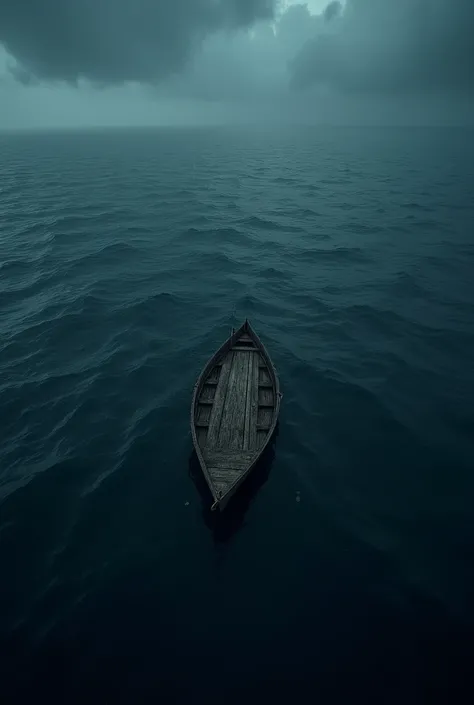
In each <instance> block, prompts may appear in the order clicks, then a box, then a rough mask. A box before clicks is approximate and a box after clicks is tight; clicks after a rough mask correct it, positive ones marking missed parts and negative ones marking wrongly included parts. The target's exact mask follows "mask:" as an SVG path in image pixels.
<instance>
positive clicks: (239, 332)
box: [191, 319, 282, 509]
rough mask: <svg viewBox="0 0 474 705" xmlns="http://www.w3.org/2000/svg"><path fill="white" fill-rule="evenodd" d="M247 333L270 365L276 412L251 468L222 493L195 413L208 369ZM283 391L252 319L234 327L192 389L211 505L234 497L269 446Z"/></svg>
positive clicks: (199, 454)
mask: <svg viewBox="0 0 474 705" xmlns="http://www.w3.org/2000/svg"><path fill="white" fill-rule="evenodd" d="M246 332H247V333H248V334H249V335H250V337H251V338H252V340H253V342H254V343H255V344H256V346H257V348H258V351H259V352H260V354H261V355H262V357H263V359H264V362H265V364H266V366H267V368H268V371H269V373H270V376H271V379H272V383H273V388H274V392H275V404H274V412H273V419H272V423H271V424H270V426H269V429H268V431H267V435H266V437H265V442H264V444H263V445H262V447H261V448H259V449H258V450H257V451H256V453H255V457H254V459H253V460H252V462H251V463H250V465H249V466H248V468H247V469H246V470H245V471H244V472H243V473H242V475H241V476H240V477H239V478H237V480H236V481H235V482H234V483H233V484H232V485H231V486H230V487H229V489H228V490H227V492H226V493H225V494H224V495H221V496H216V492H215V490H214V484H213V482H212V479H211V477H210V475H209V473H208V470H207V465H206V461H205V460H204V456H203V453H202V451H201V446H200V445H199V443H198V439H197V433H196V425H195V424H196V421H195V414H196V404H197V403H198V398H199V394H200V392H201V390H202V387H203V386H204V384H205V381H206V379H207V377H208V375H209V373H210V372H211V371H212V369H213V367H215V365H216V363H217V362H218V361H219V360H220V359H221V358H222V357H224V356H225V355H226V354H227V353H228V352H229V351H230V350H231V349H232V347H233V345H234V344H235V343H236V342H237V341H238V340H239V338H240V336H241V335H242V334H243V333H246ZM281 397H282V395H281V392H280V380H279V379H278V375H277V372H276V369H275V366H274V364H273V362H272V360H271V358H270V355H269V354H268V351H267V349H266V347H265V345H264V344H263V343H262V341H261V340H260V338H259V337H258V335H257V333H256V332H255V331H254V329H253V328H252V326H251V325H250V322H249V321H248V320H247V319H246V320H245V322H244V323H243V324H242V325H241V326H240V328H238V330H236V331H234V332H233V333H232V335H231V336H230V337H229V338H227V340H226V341H225V342H224V343H223V344H222V345H221V347H220V348H219V349H218V350H216V352H215V353H214V354H213V355H212V357H210V358H209V360H208V361H207V363H206V364H205V366H204V368H203V369H202V371H201V373H200V375H199V377H198V379H197V381H196V383H195V385H194V389H193V397H192V402H191V435H192V439H193V445H194V449H195V451H196V455H197V457H198V460H199V464H200V466H201V469H202V471H203V474H204V477H205V478H206V482H207V485H208V487H209V490H210V492H211V494H212V497H213V499H214V504H213V505H212V509H217V508H218V507H219V506H221V505H222V506H223V507H224V506H225V505H226V504H227V502H228V501H229V500H230V499H231V497H232V496H233V495H234V493H235V491H236V490H237V488H238V487H239V485H241V484H242V482H243V481H244V480H245V479H246V478H247V477H248V475H249V473H250V472H251V470H252V469H253V468H254V467H255V465H256V464H257V462H258V461H259V459H260V458H261V456H262V455H263V453H264V451H265V449H266V448H267V446H268V444H269V442H270V440H271V438H272V436H273V434H274V432H275V428H276V425H277V423H278V416H279V413H280V404H281Z"/></svg>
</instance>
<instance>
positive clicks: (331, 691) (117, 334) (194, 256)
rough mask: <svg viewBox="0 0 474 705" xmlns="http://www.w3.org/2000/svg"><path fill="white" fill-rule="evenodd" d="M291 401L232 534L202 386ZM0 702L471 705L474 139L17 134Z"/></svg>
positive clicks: (8, 149)
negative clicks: (253, 379) (214, 499)
mask: <svg viewBox="0 0 474 705" xmlns="http://www.w3.org/2000/svg"><path fill="white" fill-rule="evenodd" d="M246 317H248V318H249V320H250V321H251V323H252V325H253V326H254V327H255V329H256V330H257V332H258V333H259V335H260V337H261V338H262V340H263V341H264V343H265V344H266V346H267V348H268V350H269V352H270V354H271V356H272V358H273V361H274V363H275V366H276V368H277V370H278V373H279V376H280V380H281V386H282V391H283V394H284V397H283V403H282V410H281V415H280V422H279V427H278V432H277V435H276V437H275V439H274V443H273V444H272V446H271V448H270V449H269V451H268V452H267V453H266V455H265V457H264V458H263V459H262V462H261V463H260V465H259V466H258V467H257V468H256V470H255V472H254V474H253V476H252V477H251V478H250V480H249V482H248V483H247V485H245V486H244V487H243V488H242V492H241V494H240V496H238V497H237V498H236V499H235V502H234V503H233V504H231V505H229V508H228V510H227V511H226V512H225V513H224V514H222V515H221V516H219V515H215V514H214V513H212V514H211V513H210V512H209V505H210V502H209V496H208V495H207V494H206V488H205V486H204V483H203V480H202V476H201V473H200V470H199V467H197V463H196V459H195V457H194V456H193V453H192V443H191V436H190V430H189V412H190V402H191V393H192V388H193V385H194V382H195V380H196V378H197V376H198V374H199V372H200V370H201V368H202V367H203V365H204V363H205V362H206V360H207V359H208V357H209V356H210V355H211V354H212V353H213V352H214V351H215V349H216V348H217V347H218V346H219V345H220V344H221V343H222V342H223V341H224V339H225V338H226V337H227V336H228V335H229V333H230V330H231V328H232V326H234V325H238V324H240V323H241V322H243V320H244V319H245V318H246ZM0 324H1V326H0V330H1V337H0V688H1V696H0V698H1V702H2V703H4V704H5V705H10V703H22V704H27V703H32V702H38V703H64V704H67V705H75V704H81V705H82V704H87V705H91V704H95V703H100V704H101V705H109V704H112V705H114V704H115V703H117V704H119V703H124V704H130V705H140V704H141V703H165V704H166V705H168V704H176V705H181V704H182V703H183V704H186V705H220V704H222V705H233V704H235V705H237V704H238V705H242V704H243V703H245V705H253V704H256V703H258V704H259V705H267V704H268V705H270V704H273V703H296V702H298V703H319V704H321V705H326V704H332V703H337V704H339V703H341V704H342V703H344V704H346V703H355V704H357V705H358V704H364V705H366V704H368V703H370V704H371V703H374V704H378V705H385V704H387V705H388V704H393V705H400V704H403V705H412V704H413V705H418V704H419V703H420V704H425V703H427V704H429V703H453V704H456V705H459V704H460V703H464V702H472V699H471V698H472V696H473V692H474V686H473V684H472V682H471V678H472V664H473V655H474V510H473V506H474V133H473V132H472V130H462V129H448V128H444V129H426V130H425V129H409V128H397V129H392V128H383V129H382V128H377V129H359V128H306V127H298V128H294V129H292V128H281V129H276V128H275V129H272V130H264V129H260V128H258V129H257V128H256V129H250V128H249V129H244V128H242V129H231V128H219V129H218V128H213V129H196V130H186V129H176V130H173V129H162V130H141V131H140V130H136V131H133V130H128V131H126V130H115V131H113V130H112V131H96V132H94V131H91V132H58V133H47V132H44V133H38V134H34V133H3V134H2V135H0Z"/></svg>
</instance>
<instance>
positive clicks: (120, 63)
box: [0, 0, 276, 83]
mask: <svg viewBox="0 0 474 705" xmlns="http://www.w3.org/2000/svg"><path fill="white" fill-rule="evenodd" d="M275 4H276V0H0V42H2V43H3V44H4V46H5V47H6V49H7V50H8V52H9V53H10V54H11V55H12V56H13V57H14V58H15V59H16V60H17V61H18V64H19V68H18V77H20V78H23V80H25V81H26V80H28V77H29V76H34V77H38V78H46V79H60V80H66V81H71V82H75V81H77V80H78V79H80V78H87V79H90V80H92V81H99V82H104V83H120V82H124V81H143V82H147V81H148V82H152V81H155V80H159V79H162V78H163V77H166V76H168V75H170V74H171V73H173V72H177V71H179V70H180V69H182V67H183V66H184V65H185V64H186V61H187V60H188V59H189V58H190V57H191V55H192V54H193V52H194V51H195V50H196V49H197V47H198V46H199V45H200V43H201V42H202V41H203V40H204V38H205V37H206V36H207V35H208V34H210V33H213V32H216V31H218V30H227V29H233V28H238V27H246V26H250V25H252V24H253V23H254V22H255V21H257V20H259V19H269V18H271V17H272V16H273V13H274V10H275Z"/></svg>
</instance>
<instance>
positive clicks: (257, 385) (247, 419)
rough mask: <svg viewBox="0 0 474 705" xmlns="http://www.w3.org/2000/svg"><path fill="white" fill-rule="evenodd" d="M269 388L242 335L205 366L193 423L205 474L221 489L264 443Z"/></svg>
mask: <svg viewBox="0 0 474 705" xmlns="http://www.w3.org/2000/svg"><path fill="white" fill-rule="evenodd" d="M275 404H276V399H275V386H274V383H273V382H272V379H271V376H270V373H269V370H268V367H267V365H266V363H265V362H264V360H263V357H262V356H261V353H260V350H259V349H258V348H257V347H256V345H255V343H254V342H253V341H252V339H251V338H250V337H249V336H247V335H242V336H241V337H240V338H239V340H238V341H237V342H236V344H235V345H234V346H233V347H232V348H231V349H230V350H229V351H228V352H227V354H226V355H225V356H224V358H223V359H222V360H220V361H219V362H218V363H217V364H216V365H215V366H214V367H213V369H212V370H211V372H210V374H209V376H208V377H207V379H206V380H205V381H204V384H203V387H202V390H201V393H200V395H199V397H198V399H197V407H196V412H195V413H196V416H195V426H196V432H197V440H198V443H199V446H200V448H201V450H202V454H203V458H204V460H205V463H206V466H207V470H208V473H209V475H210V477H211V479H212V482H213V484H214V486H215V487H216V489H218V490H220V491H221V492H223V493H225V492H226V491H227V490H228V488H229V487H230V486H231V485H233V484H234V482H236V481H237V480H238V479H239V477H240V476H241V475H242V473H244V472H245V471H246V470H247V469H248V467H249V466H250V465H251V464H252V460H253V458H254V457H255V456H256V455H257V453H258V451H259V450H260V449H261V448H262V447H263V446H264V444H265V441H266V438H267V435H268V433H269V431H270V428H271V426H272V421H273V414H274V413H275Z"/></svg>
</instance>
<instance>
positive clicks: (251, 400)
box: [244, 353, 259, 451]
mask: <svg viewBox="0 0 474 705" xmlns="http://www.w3.org/2000/svg"><path fill="white" fill-rule="evenodd" d="M258 361H259V355H258V353H253V354H252V357H251V362H250V368H249V385H248V391H247V394H248V397H247V416H246V421H247V426H246V429H247V434H246V436H245V439H244V449H248V450H251V451H255V450H257V416H258Z"/></svg>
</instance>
